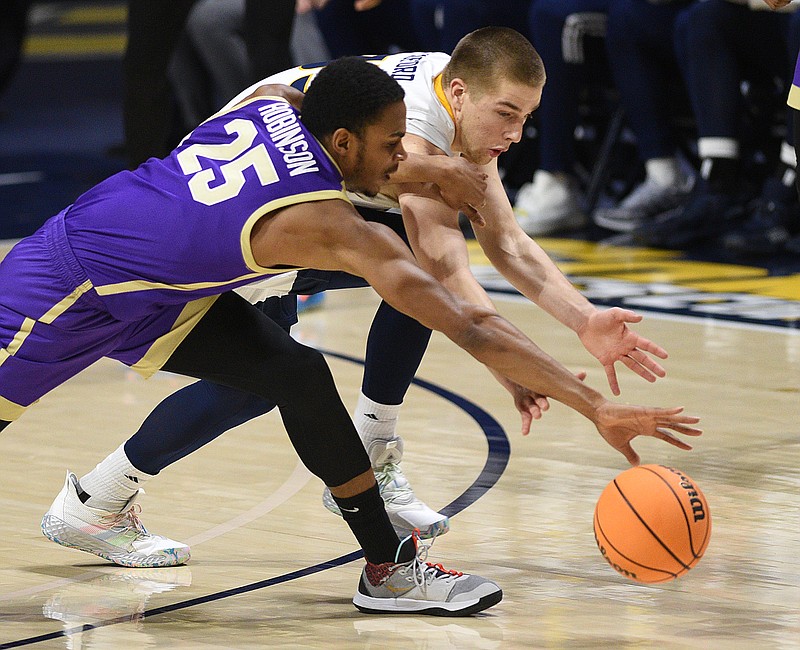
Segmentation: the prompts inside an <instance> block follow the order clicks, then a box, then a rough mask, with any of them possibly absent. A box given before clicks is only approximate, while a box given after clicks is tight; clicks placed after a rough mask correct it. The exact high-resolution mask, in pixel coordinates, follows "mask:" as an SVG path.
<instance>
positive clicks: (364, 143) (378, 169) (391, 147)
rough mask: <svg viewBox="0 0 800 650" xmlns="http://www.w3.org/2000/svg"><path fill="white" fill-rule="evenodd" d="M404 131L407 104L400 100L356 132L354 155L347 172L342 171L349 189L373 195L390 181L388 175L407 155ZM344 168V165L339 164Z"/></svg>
mask: <svg viewBox="0 0 800 650" xmlns="http://www.w3.org/2000/svg"><path fill="white" fill-rule="evenodd" d="M405 132H406V105H405V104H404V103H403V102H402V101H400V102H397V103H395V104H391V105H389V106H387V107H386V108H385V109H384V111H383V113H382V114H381V116H380V118H379V119H378V120H377V121H376V122H374V123H373V124H370V125H369V126H368V127H366V128H365V129H364V132H363V133H362V134H361V135H360V136H356V148H355V152H354V153H355V156H354V158H353V159H352V160H351V161H350V162H351V163H352V166H351V171H350V173H349V174H348V173H345V185H346V187H347V189H348V190H351V191H354V192H362V193H363V194H366V195H367V196H375V195H376V194H377V193H378V192H379V191H380V188H381V187H382V186H384V185H386V184H388V183H389V175H390V174H392V173H394V172H395V171H397V166H398V164H399V163H400V161H401V160H405V159H406V151H405V149H403V142H402V141H403V136H404V135H405ZM342 169H343V171H344V167H342Z"/></svg>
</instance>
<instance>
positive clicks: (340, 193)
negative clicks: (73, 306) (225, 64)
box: [65, 97, 347, 319]
mask: <svg viewBox="0 0 800 650" xmlns="http://www.w3.org/2000/svg"><path fill="white" fill-rule="evenodd" d="M331 198H337V199H344V200H347V199H346V195H345V193H344V185H343V181H342V177H341V174H340V173H339V170H338V168H337V167H336V165H335V164H334V163H333V161H332V160H331V159H330V158H329V156H328V155H327V153H326V152H325V151H324V149H323V148H322V147H321V145H320V144H319V143H318V142H317V141H316V140H315V139H314V137H313V136H312V135H311V134H310V133H309V132H308V131H307V130H306V129H305V127H304V126H303V125H302V124H301V123H300V122H299V121H298V118H297V113H296V112H295V111H294V109H293V108H292V107H291V106H290V105H289V104H287V103H286V102H284V101H280V100H277V99H275V98H265V97H261V98H258V99H255V100H252V101H250V102H248V103H247V104H245V105H243V106H240V107H238V108H235V109H234V110H231V111H228V112H226V113H223V114H221V115H217V116H215V117H213V118H212V119H210V120H208V121H206V122H204V123H203V124H201V125H200V126H198V127H197V128H196V129H195V130H194V131H193V132H192V133H191V134H190V135H189V136H188V137H187V138H186V139H185V140H184V141H183V142H182V143H181V145H180V146H179V147H178V148H177V149H176V150H175V151H173V152H172V154H171V155H170V156H169V157H167V158H165V159H163V160H157V159H154V158H153V159H150V160H148V161H147V162H146V163H144V164H143V165H142V166H140V167H139V168H138V169H137V170H135V171H133V172H122V173H120V174H117V175H115V176H112V177H111V178H109V179H108V180H106V181H104V182H103V183H100V184H99V185H97V186H96V187H95V188H93V189H91V190H89V191H88V192H86V193H85V194H84V195H83V196H81V197H80V198H79V199H78V200H77V201H76V202H75V204H74V205H73V206H72V207H71V208H70V209H69V210H68V211H67V214H66V217H65V225H66V232H67V238H68V241H69V243H70V246H71V247H72V251H73V253H74V254H75V257H76V258H77V259H78V261H79V263H80V264H81V266H82V267H83V268H84V270H85V271H86V274H87V276H88V277H89V279H90V280H91V281H92V284H93V286H94V288H95V290H96V291H97V294H98V295H99V296H100V297H101V299H102V300H103V301H104V302H105V303H106V305H107V306H108V309H109V311H110V312H111V313H112V314H113V315H114V316H115V317H117V318H122V319H127V318H131V317H134V318H135V317H137V316H139V315H142V314H146V313H149V312H150V311H151V308H152V305H154V304H156V305H159V304H162V305H163V304H165V303H166V304H175V303H185V302H188V301H189V300H192V299H194V298H199V297H202V296H208V295H213V294H219V293H222V292H223V291H225V290H227V289H232V288H234V287H237V286H240V285H243V284H247V283H249V282H252V281H254V280H256V279H258V278H259V277H262V276H264V275H270V274H275V273H278V272H280V271H278V270H275V269H266V268H262V267H260V266H259V265H258V264H257V263H256V261H255V260H254V258H253V254H252V251H251V250H250V233H251V230H252V228H253V226H254V225H255V223H256V222H257V221H258V220H259V218H260V217H262V216H263V215H264V214H265V213H268V212H270V211H272V210H275V209H277V208H280V207H284V206H286V205H291V204H294V203H300V202H307V201H314V200H323V199H331Z"/></svg>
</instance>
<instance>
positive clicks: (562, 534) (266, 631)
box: [0, 242, 800, 649]
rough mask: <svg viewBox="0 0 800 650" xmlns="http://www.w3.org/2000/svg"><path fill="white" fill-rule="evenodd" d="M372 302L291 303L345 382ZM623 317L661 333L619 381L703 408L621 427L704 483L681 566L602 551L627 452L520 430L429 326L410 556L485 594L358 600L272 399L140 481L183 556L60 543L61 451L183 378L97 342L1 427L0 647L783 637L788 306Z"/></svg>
mask: <svg viewBox="0 0 800 650" xmlns="http://www.w3.org/2000/svg"><path fill="white" fill-rule="evenodd" d="M554 247H555V248H554V250H557V249H558V242H554ZM497 304H498V308H499V309H500V311H501V312H502V313H503V314H504V315H506V316H507V317H508V318H510V319H511V320H512V321H513V322H514V323H516V324H517V325H519V326H520V327H521V328H522V329H524V330H525V331H526V332H527V333H528V334H529V335H531V336H532V337H533V338H534V339H535V340H536V341H537V342H538V343H539V344H540V345H541V347H543V348H544V349H545V350H547V351H549V352H550V353H552V354H553V355H554V356H556V357H557V358H558V359H559V360H561V361H562V362H563V363H565V364H566V365H567V366H568V367H570V368H571V369H575V370H577V369H580V368H585V369H588V370H589V376H588V378H587V381H588V382H590V383H591V384H592V385H593V386H595V387H597V388H599V389H601V390H602V391H603V392H604V394H608V392H609V391H608V389H607V388H606V385H605V378H604V375H603V373H602V370H601V369H600V368H599V367H598V366H597V364H596V363H595V362H594V361H593V359H591V358H590V357H588V355H587V353H586V352H585V351H584V350H583V349H582V348H581V347H580V345H579V344H578V342H577V339H576V338H575V336H574V335H573V334H572V333H571V332H568V331H566V330H565V329H564V328H563V327H562V326H560V325H558V324H557V323H555V322H554V321H553V320H552V319H551V318H549V317H548V316H547V315H545V314H543V313H542V312H541V311H539V310H538V309H536V308H535V307H533V306H530V305H528V304H525V303H522V302H520V301H518V300H515V299H513V298H504V297H503V296H502V295H501V296H498V298H497ZM788 304H793V305H795V306H796V303H794V302H791V301H790V302H789V303H788ZM376 305H377V299H376V297H375V295H374V294H373V293H372V291H371V290H370V289H364V290H351V291H342V292H333V293H330V294H329V295H328V296H327V300H326V304H325V306H324V307H323V308H322V309H320V310H318V311H315V312H310V313H307V314H304V315H302V317H301V323H300V325H299V326H298V327H297V332H296V335H297V336H298V337H300V338H302V340H304V341H305V342H307V343H309V344H313V345H317V346H319V347H321V348H323V349H325V350H328V351H331V352H335V353H339V354H343V355H345V356H346V357H349V358H352V359H353V360H354V361H353V360H349V359H347V358H341V357H339V356H334V355H331V356H329V360H330V364H331V367H332V369H333V371H334V374H335V375H336V378H337V383H338V385H339V387H340V390H341V393H342V396H343V398H344V400H345V402H346V403H347V404H348V405H353V404H354V402H355V397H356V394H357V390H358V386H359V383H360V375H361V367H360V365H359V364H358V363H357V362H355V361H358V360H359V359H361V358H362V355H363V343H364V338H365V333H366V331H367V328H368V324H369V321H370V319H371V316H372V313H373V311H374V309H375V307H376ZM638 329H639V330H640V331H641V332H642V333H644V334H645V335H646V336H648V337H650V338H651V339H653V340H655V341H658V342H659V343H661V344H662V345H664V346H665V347H666V348H667V349H668V350H669V351H670V353H671V358H670V359H669V360H668V362H667V369H668V377H667V378H665V379H663V380H660V381H659V382H657V383H656V384H654V385H650V384H647V383H646V382H644V381H642V380H640V379H638V378H636V377H634V376H632V375H631V374H622V388H623V395H622V397H621V398H620V399H624V400H626V401H630V402H635V403H646V404H652V405H663V406H668V405H683V406H685V407H686V410H687V412H689V413H694V414H698V415H700V416H702V418H703V422H702V425H703V426H704V428H705V434H704V435H703V436H702V437H701V438H699V439H697V440H696V444H695V449H694V451H692V452H681V451H679V450H674V449H673V448H672V447H669V446H667V445H665V444H663V443H659V442H657V441H653V440H641V441H638V442H637V444H636V448H637V449H638V451H639V452H640V453H641V455H642V459H643V462H650V463H664V464H669V465H674V466H676V467H679V468H681V469H682V470H683V471H685V472H687V473H688V474H689V475H690V476H691V477H692V478H693V479H694V480H695V481H696V482H697V483H698V485H700V486H701V487H702V489H703V490H704V491H705V494H706V496H707V498H708V501H709V504H710V509H711V514H712V517H713V534H712V538H711V543H710V546H709V548H708V550H707V552H706V556H705V557H704V558H703V560H702V561H701V562H700V564H699V565H698V566H697V567H696V568H695V569H693V570H692V571H691V572H690V573H689V574H688V575H686V576H685V577H684V578H682V579H680V580H678V581H676V582H673V583H668V584H664V585H658V586H646V585H638V584H634V583H632V582H628V581H626V580H624V579H623V578H621V577H620V576H618V575H617V574H616V573H615V572H614V571H612V570H611V569H610V568H609V567H608V566H607V565H606V563H605V562H604V561H603V559H602V558H601V556H600V554H599V552H598V551H597V548H596V546H595V542H594V539H593V534H592V514H593V508H594V504H595V501H596V499H597V496H598V495H599V493H600V491H601V490H602V488H603V487H604V486H605V484H606V483H607V482H608V481H610V480H611V479H612V478H613V477H614V476H615V475H616V474H617V473H619V472H620V471H622V470H624V469H626V467H627V465H626V462H625V460H624V458H623V457H622V456H620V455H618V454H617V453H616V452H615V451H613V450H612V449H611V448H610V447H608V446H607V445H606V444H605V443H604V442H603V441H602V440H601V439H600V437H599V436H598V435H597V434H596V433H595V431H594V428H593V427H592V426H591V424H590V423H589V422H588V421H587V420H584V419H583V418H582V417H580V416H578V415H577V414H575V413H573V412H572V411H570V410H568V409H567V408H565V407H563V406H561V405H559V404H554V405H553V406H552V408H551V410H550V411H549V412H548V413H547V414H546V416H545V418H544V419H542V420H541V421H539V422H537V423H535V425H534V432H533V433H532V434H531V435H530V436H529V437H528V438H523V437H522V436H520V435H519V433H518V428H519V425H518V421H517V416H516V414H515V412H514V410H513V408H512V406H511V403H510V400H509V399H507V397H506V395H505V393H504V392H503V390H502V389H501V388H500V387H499V386H498V385H496V384H495V382H494V381H493V380H492V379H491V377H490V375H489V373H488V372H487V371H486V370H485V369H484V368H483V367H481V366H480V365H479V364H478V363H477V362H475V361H474V360H472V359H471V358H470V357H468V356H467V355H466V353H464V352H462V351H461V350H459V349H458V348H456V347H455V346H453V345H452V344H451V343H450V342H449V341H447V340H446V339H445V338H444V337H442V336H440V335H435V336H434V338H433V341H432V344H431V347H430V350H429V353H428V355H427V356H426V358H425V360H424V363H423V366H422V368H421V369H420V372H419V375H418V376H419V377H420V378H421V379H423V380H425V381H426V382H428V383H423V384H421V385H415V386H414V387H413V388H412V389H411V392H410V394H409V396H408V399H407V401H406V405H405V407H404V409H403V412H402V417H401V433H402V435H403V437H404V438H405V440H406V458H405V461H404V467H405V470H406V473H407V474H408V476H409V477H410V478H411V480H412V483H413V485H414V487H415V488H416V491H417V493H418V494H419V495H420V496H422V497H423V498H424V499H426V500H427V502H428V503H429V504H430V505H432V506H433V507H437V508H443V507H445V506H449V512H456V514H454V516H453V517H452V530H451V531H450V532H449V533H448V534H447V535H446V536H443V537H442V538H440V539H438V540H437V541H436V543H435V544H434V546H433V548H432V551H431V558H432V559H433V560H434V561H436V562H439V561H441V562H442V563H444V565H445V566H446V567H452V568H457V569H461V570H465V571H470V572H475V573H479V574H482V575H485V576H487V577H491V578H493V579H495V580H496V581H497V582H498V583H499V584H500V585H501V586H502V587H503V589H504V594H505V595H504V599H503V601H502V602H501V603H500V604H499V605H497V606H496V607H494V608H492V609H490V610H488V611H487V612H485V613H482V614H479V615H477V616H474V617H471V618H466V619H438V618H432V617H410V616H398V617H388V616H367V615H364V614H361V613H359V612H358V611H357V610H356V609H355V608H354V607H353V606H352V604H351V602H350V599H351V598H352V596H353V593H354V590H355V588H356V584H357V580H358V575H359V571H360V566H361V564H360V562H361V561H360V560H353V561H348V560H352V558H353V556H352V554H353V552H354V551H355V549H356V546H355V544H354V542H353V539H352V538H351V536H350V533H349V531H348V529H347V527H346V526H345V525H344V524H343V523H342V522H341V521H340V520H339V519H337V518H336V517H335V516H333V515H331V514H329V513H328V512H327V511H326V510H325V509H324V508H323V507H322V505H321V503H320V495H321V489H322V486H321V484H320V482H319V481H318V479H316V478H314V477H312V476H310V475H309V474H308V473H307V472H306V471H305V470H304V469H303V468H302V466H299V465H298V462H297V457H296V455H295V454H294V452H293V450H292V448H291V446H290V445H289V442H288V439H287V437H286V435H285V433H284V431H283V428H282V426H281V424H280V421H279V419H278V417H277V416H276V415H275V414H269V415H267V416H264V417H262V418H261V419H259V420H256V421H253V422H250V423H248V424H246V425H243V426H242V427H239V428H238V429H236V430H233V431H231V432H229V433H228V434H226V435H224V436H222V437H221V438H220V439H218V440H217V441H215V442H214V443H212V444H211V445H209V446H208V447H206V448H204V449H201V450H200V451H198V452H197V453H195V454H193V455H192V456H190V457H188V458H186V459H184V460H183V461H181V462H179V463H177V464H176V465H174V466H172V467H171V468H168V469H167V470H165V471H164V472H163V473H162V475H161V476H159V477H158V478H156V479H154V480H153V481H151V482H150V483H149V484H148V486H147V495H146V497H145V498H144V500H143V505H144V513H143V520H144V522H145V523H146V525H147V526H148V527H149V528H150V529H151V530H153V531H156V532H159V533H163V534H166V535H168V536H171V537H173V538H175V539H180V540H183V541H187V542H189V543H191V544H192V547H193V557H192V560H191V561H190V562H189V564H188V565H186V566H183V567H178V568H174V569H148V570H133V569H124V568H119V567H114V566H112V565H109V564H107V563H105V562H103V561H100V560H99V559H97V558H94V557H93V556H91V555H87V554H84V553H80V552H78V551H74V550H71V549H65V548H62V547H59V546H57V545H55V544H52V543H51V542H49V541H47V540H46V539H45V538H44V537H42V535H41V533H40V532H39V528H38V524H39V519H40V517H41V515H42V514H43V513H44V512H45V511H46V509H47V508H48V506H49V504H50V502H51V500H52V498H53V497H54V496H55V494H56V493H57V492H58V490H59V489H60V487H61V485H62V482H63V478H64V472H65V470H66V469H67V468H69V469H71V470H73V471H75V472H77V473H78V474H81V473H83V472H85V471H87V470H89V469H90V468H91V467H92V466H93V465H94V464H95V463H96V462H97V461H99V460H100V459H101V458H102V457H104V456H105V455H106V454H107V453H108V452H110V451H111V450H113V449H114V448H115V447H116V446H117V445H118V444H120V443H121V442H122V441H123V440H124V439H125V438H126V437H127V435H129V434H130V433H132V432H133V431H134V430H135V428H136V427H137V426H138V424H139V422H140V421H141V420H142V419H143V418H144V417H145V416H146V415H147V414H148V413H149V411H150V410H151V409H152V407H153V406H155V404H156V403H157V402H158V401H159V400H160V399H161V398H162V397H164V396H166V395H167V394H169V393H170V392H172V391H174V390H175V389H177V388H178V387H180V386H182V385H184V384H185V383H186V380H184V379H183V378H180V377H175V376H172V375H166V374H163V373H162V374H160V375H157V376H156V377H155V378H153V379H151V380H149V381H143V380H141V379H139V378H138V377H137V376H135V375H134V374H133V373H132V372H130V371H128V370H127V369H125V368H124V367H123V366H121V365H119V364H116V363H114V362H111V361H102V362H100V363H98V364H96V365H95V366H93V367H92V368H90V369H89V370H87V371H86V372H84V373H83V374H82V375H80V376H78V377H76V378H74V379H73V380H71V381H69V382H67V383H66V384H65V385H63V386H62V387H60V388H58V389H57V390H56V391H54V392H52V393H51V394H49V395H48V396H46V397H45V398H44V399H42V400H41V402H40V403H39V404H37V405H36V406H34V407H33V408H32V409H31V410H30V411H29V412H28V413H26V414H25V415H24V416H23V418H22V419H21V420H20V421H19V422H17V423H15V424H14V425H12V426H11V427H9V428H8V429H7V430H6V431H5V432H4V433H3V435H2V436H0V485H2V490H0V530H1V531H2V536H1V537H0V584H1V585H2V589H1V590H0V648H10V647H21V646H23V645H26V646H27V645H30V646H31V647H35V648H36V647H40V648H122V647H128V648H160V647H167V646H169V647H174V648H198V649H202V648H256V647H286V648H436V649H438V648H633V647H636V648H704V649H705V648H714V649H727V648H797V647H800V612H799V611H798V603H800V526H799V525H798V524H800V518H799V517H798V488H800V469H798V468H800V429H798V426H799V425H798V415H800V409H798V396H799V395H800V370H798V368H800V336H798V335H797V334H798V332H797V329H795V328H792V327H787V328H778V327H759V326H752V325H747V324H740V323H727V322H724V321H720V320H717V319H709V318H705V319H702V320H698V319H690V318H684V317H675V316H670V317H666V316H664V315H659V314H655V313H647V314H646V319H645V321H644V322H643V323H642V324H640V325H639V326H638ZM625 372H626V371H624V370H622V371H621V373H625ZM313 407H314V405H313V400H310V402H309V408H313ZM497 425H499V428H498V426H497ZM506 437H507V438H506ZM506 439H507V441H508V443H506ZM507 444H508V446H507ZM506 459H507V466H505V462H506ZM487 460H488V461H489V462H488V463H487ZM479 476H480V477H481V485H479V486H473V487H472V489H469V488H470V486H471V485H472V484H473V482H474V481H475V480H476V478H477V477H479ZM465 493H466V494H465ZM462 495H463V496H462ZM459 497H461V498H460V499H459Z"/></svg>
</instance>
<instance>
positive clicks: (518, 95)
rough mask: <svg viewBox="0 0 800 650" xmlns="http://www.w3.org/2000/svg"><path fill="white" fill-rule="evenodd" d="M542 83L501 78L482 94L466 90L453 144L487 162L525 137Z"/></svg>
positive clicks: (480, 162)
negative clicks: (536, 83)
mask: <svg viewBox="0 0 800 650" xmlns="http://www.w3.org/2000/svg"><path fill="white" fill-rule="evenodd" d="M541 99H542V86H527V85H525V84H519V83H515V82H511V81H505V80H504V81H501V82H500V83H499V84H498V85H497V87H496V88H495V89H493V90H491V91H487V92H484V93H483V94H475V93H470V92H469V89H468V88H467V90H466V91H465V92H464V95H463V98H462V101H461V106H460V110H459V111H458V115H457V118H456V124H457V126H456V139H455V142H454V143H453V144H454V148H456V147H457V150H458V151H460V152H461V153H462V154H464V156H465V157H466V158H467V159H468V160H471V161H472V162H474V163H476V164H478V165H485V164H487V163H488V162H490V161H491V160H492V159H494V158H497V157H498V156H499V155H500V154H501V153H503V152H504V151H507V150H508V148H509V147H510V146H511V145H512V144H513V143H514V142H519V141H520V139H521V138H522V131H523V129H524V125H525V120H527V119H528V118H529V117H530V115H531V113H533V111H535V110H536V109H537V108H538V107H539V102H540V101H541Z"/></svg>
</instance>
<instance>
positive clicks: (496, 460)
mask: <svg viewBox="0 0 800 650" xmlns="http://www.w3.org/2000/svg"><path fill="white" fill-rule="evenodd" d="M320 352H322V353H323V354H325V355H327V356H330V357H334V358H337V359H341V360H343V361H349V362H351V363H356V364H360V365H364V361H363V360H361V359H357V358H356V357H351V356H348V355H345V354H340V353H338V352H331V351H329V350H320ZM413 384H414V385H415V386H419V387H420V388H423V389H425V390H427V391H430V392H432V393H434V394H435V395H438V396H439V397H442V398H443V399H445V400H447V401H448V402H451V403H452V404H454V405H456V406H457V407H459V408H460V409H461V410H462V411H464V412H466V413H467V414H468V415H469V416H470V417H471V418H472V419H473V420H475V422H477V424H478V426H480V428H481V430H482V431H483V434H484V435H485V436H486V442H487V443H488V445H489V449H488V452H487V454H486V463H485V464H484V466H483V469H482V470H481V473H480V474H479V475H478V477H477V478H476V479H475V480H474V481H473V482H472V485H470V486H469V487H468V488H467V489H466V490H464V492H462V493H461V494H460V495H459V496H458V497H456V498H455V499H453V501H451V502H450V503H449V504H448V505H446V506H445V507H444V508H442V510H441V512H442V514H445V515H447V516H448V517H453V516H454V515H456V514H458V513H459V512H461V511H462V510H465V509H466V508H468V507H469V506H471V505H472V504H473V503H475V502H476V501H477V500H478V499H480V498H481V497H482V496H483V495H484V494H486V492H488V491H489V490H490V489H491V488H492V487H493V486H494V485H495V484H496V483H497V481H498V480H499V479H500V477H501V476H502V475H503V472H504V471H505V469H506V466H507V465H508V459H509V456H510V454H511V446H510V444H509V442H508V436H506V433H505V431H504V430H503V427H501V426H500V423H499V422H497V420H495V419H494V418H493V417H492V416H491V415H489V413H487V412H486V411H484V410H483V409H482V408H481V407H479V406H478V405H477V404H474V403H473V402H470V401H469V400H467V399H466V398H464V397H461V396H460V395H456V394H455V393H453V392H451V391H449V390H447V389H445V388H442V387H441V386H437V385H436V384H432V383H431V382H428V381H425V380H423V379H416V378H415V379H414V380H413ZM361 557H363V553H362V552H361V551H353V552H352V553H347V554H346V555H340V556H339V557H337V558H334V559H332V560H327V561H325V562H320V563H319V564H315V565H313V566H310V567H306V568H304V569H299V570H297V571H292V572H291V573H284V574H283V575H279V576H275V577H274V578H268V579H266V580H259V581H258V582H252V583H250V584H248V585H242V586H241V587H234V588H232V589H226V590H225V591H218V592H216V593H213V594H208V595H206V596H198V597H197V598H192V599H190V600H183V601H180V602H177V603H172V604H170V605H164V606H162V607H155V608H153V609H148V610H147V611H145V612H144V613H143V614H142V618H143V619H148V618H152V617H153V616H158V615H159V614H168V613H170V612H175V611H179V610H182V609H188V608H189V607H194V606H195V605H204V604H206V603H211V602H214V601H217V600H222V599H223V598H230V597H231V596H239V595H241V594H245V593H248V592H251V591H257V590H259V589H265V588H266V587H271V586H273V585H279V584H282V583H284V582H290V581H291V580H297V579H298V578H303V577H305V576H309V575H313V574H314V573H319V572H320V571H325V570H326V569H332V568H334V567H339V566H342V565H344V564H348V563H350V562H354V561H355V560H358V559H360V558H361ZM143 570H146V569H143ZM130 621H131V617H130V614H128V615H123V616H118V617H116V618H111V619H108V620H105V621H100V622H99V623H92V624H88V623H87V624H85V625H79V626H76V627H74V628H71V629H69V630H61V631H59V632H51V633H49V634H41V635H39V636H34V637H28V638H27V639H18V640H17V641H9V642H6V643H0V650H6V649H8V648H20V647H23V646H27V645H34V644H36V643H43V642H45V641H52V640H53V639H60V638H64V637H69V636H73V635H75V634H81V633H83V632H90V631H91V630H96V629H98V628H101V627H108V626H109V625H117V624H119V623H129V622H130Z"/></svg>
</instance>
